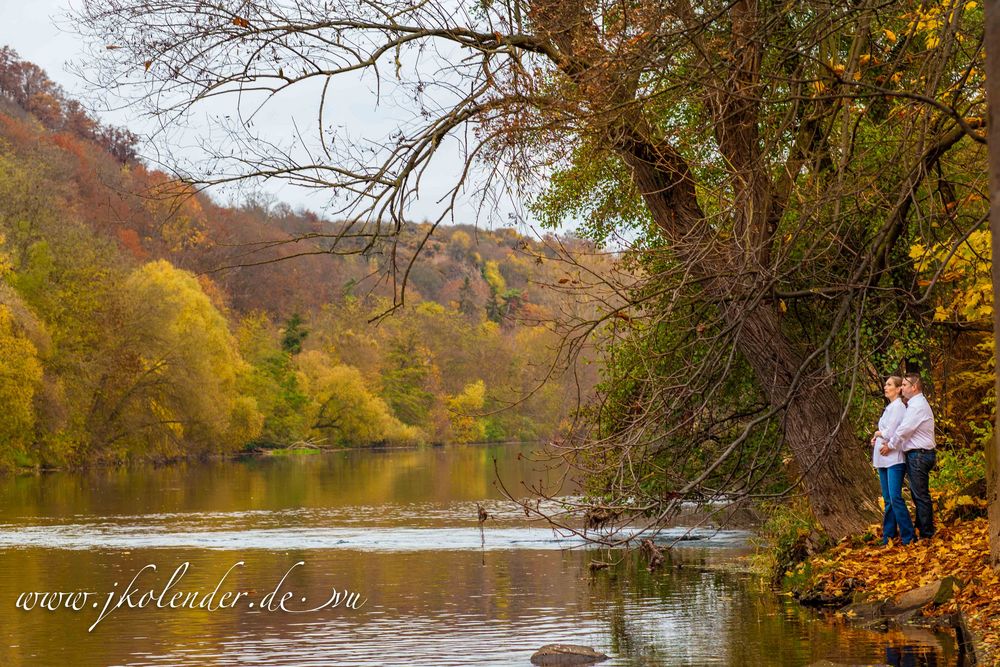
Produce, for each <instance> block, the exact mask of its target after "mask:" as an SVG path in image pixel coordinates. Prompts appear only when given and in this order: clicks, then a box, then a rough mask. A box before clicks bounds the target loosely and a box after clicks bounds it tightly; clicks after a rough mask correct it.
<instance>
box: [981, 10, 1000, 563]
mask: <svg viewBox="0 0 1000 667" xmlns="http://www.w3.org/2000/svg"><path fill="white" fill-rule="evenodd" d="M984 11H985V13H986V25H985V32H984V39H983V43H984V44H989V45H990V48H988V49H986V101H987V102H988V108H989V121H988V123H987V125H988V128H989V129H988V132H989V134H988V136H987V138H988V146H989V161H990V233H991V234H992V237H993V239H992V250H993V261H992V266H991V270H992V274H993V345H994V348H993V349H994V357H995V356H996V354H995V351H996V350H1000V308H998V307H997V295H1000V267H998V266H997V258H998V257H1000V47H998V45H1000V0H986V2H985V5H984ZM994 375H995V376H996V395H997V400H1000V373H997V372H996V370H994ZM996 407H997V408H998V409H997V410H996V416H995V421H994V424H993V439H992V440H991V441H990V443H989V444H988V445H987V447H986V499H987V502H988V503H989V505H988V507H989V521H990V563H991V564H992V565H993V567H994V568H1000V488H998V487H1000V405H998V406H996Z"/></svg>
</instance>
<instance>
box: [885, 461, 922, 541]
mask: <svg viewBox="0 0 1000 667" xmlns="http://www.w3.org/2000/svg"><path fill="white" fill-rule="evenodd" d="M905 474H906V464H905V463H897V464H896V465H894V466H889V467H888V468H878V480H879V482H880V483H881V484H882V500H884V501H885V514H884V515H883V517H882V543H883V544H888V542H889V540H890V539H892V538H894V537H896V533H897V532H898V533H899V538H900V539H901V540H902V542H903V544H909V543H910V542H913V541H914V540H915V539H917V537H916V535H914V534H913V522H912V521H911V520H910V511H909V510H908V509H906V503H905V502H904V501H903V475H905Z"/></svg>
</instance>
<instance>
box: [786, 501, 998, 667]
mask: <svg viewBox="0 0 1000 667" xmlns="http://www.w3.org/2000/svg"><path fill="white" fill-rule="evenodd" d="M941 500H943V503H941V504H943V505H944V507H945V511H946V512H947V511H950V510H952V509H955V508H958V507H962V506H967V507H976V508H978V509H979V510H980V511H985V501H983V500H980V499H973V498H970V497H969V496H954V495H951V496H949V495H947V494H946V495H945V496H944V497H943V498H942V499H941ZM877 528H878V527H877V526H872V530H871V534H872V535H873V537H871V538H870V539H869V540H868V541H867V542H866V543H864V544H862V545H861V546H857V545H854V544H851V543H850V542H849V541H846V540H845V541H843V542H841V543H840V544H839V545H837V546H836V547H834V548H833V549H831V550H830V551H827V552H824V553H821V554H817V555H816V556H814V557H812V558H811V559H810V560H809V561H808V563H809V565H811V567H812V569H813V572H814V573H815V574H814V578H813V582H812V583H813V584H814V585H815V587H816V589H817V590H821V591H822V592H824V593H825V594H827V595H830V596H837V597H839V596H841V595H843V593H844V591H845V590H846V589H847V583H848V582H847V580H848V579H853V580H854V582H855V583H854V588H855V590H861V591H863V592H864V593H865V595H866V597H867V598H869V599H872V600H885V599H889V598H893V597H895V596H897V595H899V594H900V593H904V592H906V591H908V590H912V589H915V588H918V587H920V586H924V585H926V584H929V583H931V582H934V581H937V580H939V579H944V578H945V577H955V578H956V579H958V580H959V581H961V582H962V587H961V588H960V589H959V590H957V591H956V592H955V596H954V597H953V598H952V599H951V600H949V601H948V602H945V603H944V604H941V605H937V606H935V605H931V606H929V607H926V608H924V610H923V613H924V615H926V616H942V615H945V614H950V613H953V612H956V611H959V610H961V611H962V612H964V613H965V615H966V617H967V619H968V622H969V626H970V629H971V630H972V631H973V632H974V633H976V635H977V636H978V637H979V639H980V644H981V645H980V646H979V647H978V648H979V649H980V650H981V651H982V652H985V653H987V654H989V655H993V656H997V657H1000V596H998V595H997V594H996V593H997V590H998V589H1000V573H998V572H997V571H996V570H994V569H993V568H991V567H990V564H989V555H990V547H989V535H988V532H989V523H988V521H987V520H986V519H985V518H975V519H971V520H965V521H963V520H962V519H960V518H955V519H954V520H952V521H950V522H947V523H943V524H942V525H940V527H939V529H938V531H937V533H936V534H935V535H934V537H933V538H932V539H930V540H920V541H918V542H916V543H915V544H912V545H910V546H905V547H904V546H899V545H896V546H892V547H888V548H885V547H882V546H881V538H880V537H876V536H874V535H875V533H876V530H877ZM800 567H802V566H800ZM980 657H982V656H980ZM984 664H994V663H992V662H988V661H987V663H984Z"/></svg>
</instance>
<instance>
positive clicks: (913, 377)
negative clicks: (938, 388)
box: [903, 373, 924, 391]
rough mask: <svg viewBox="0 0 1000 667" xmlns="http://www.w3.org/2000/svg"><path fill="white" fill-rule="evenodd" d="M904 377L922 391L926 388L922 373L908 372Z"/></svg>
mask: <svg viewBox="0 0 1000 667" xmlns="http://www.w3.org/2000/svg"><path fill="white" fill-rule="evenodd" d="M903 378H904V379H905V380H906V381H907V382H909V383H910V384H912V385H913V386H914V387H916V388H917V389H919V390H920V391H923V390H924V381H923V380H922V379H921V378H920V373H907V374H906V375H904V376H903Z"/></svg>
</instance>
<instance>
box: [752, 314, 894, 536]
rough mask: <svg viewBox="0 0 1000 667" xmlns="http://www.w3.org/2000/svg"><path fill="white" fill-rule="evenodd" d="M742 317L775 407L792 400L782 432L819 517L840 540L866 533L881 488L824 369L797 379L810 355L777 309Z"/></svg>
mask: <svg viewBox="0 0 1000 667" xmlns="http://www.w3.org/2000/svg"><path fill="white" fill-rule="evenodd" d="M742 318H743V319H742V325H741V326H740V331H739V337H738V339H737V346H738V348H739V350H740V353H741V354H742V355H743V356H744V358H745V359H746V360H747V362H748V363H749V364H750V367H751V368H753V371H754V375H755V376H756V377H757V381H758V383H759V386H760V387H761V389H762V390H763V391H764V393H765V394H766V395H767V399H768V402H769V403H770V404H771V406H772V407H774V406H780V405H782V404H784V403H786V402H787V407H786V408H785V412H784V418H783V420H782V432H783V434H784V437H785V442H786V443H787V445H788V448H789V449H790V450H791V451H792V454H793V455H794V456H795V462H796V464H797V466H798V468H799V471H800V473H801V474H802V485H803V487H804V488H805V491H806V495H807V496H808V498H809V504H810V506H811V507H812V511H813V514H814V515H815V516H816V519H817V520H818V521H819V523H820V525H821V526H823V529H824V530H826V532H827V533H828V534H829V535H830V536H831V537H832V538H833V539H835V540H839V539H840V538H842V537H845V536H847V535H850V534H852V533H859V532H862V531H863V530H864V529H865V528H866V527H867V526H868V525H869V524H871V523H875V522H876V521H877V520H878V515H879V508H878V504H877V498H878V497H879V490H878V488H877V485H876V482H875V479H876V478H875V476H874V474H872V468H871V460H870V458H869V457H868V456H867V452H868V449H867V448H865V447H864V446H862V443H861V442H859V441H858V440H857V438H856V437H855V436H854V434H853V432H852V429H851V427H850V424H849V423H847V420H846V411H845V410H844V404H843V402H842V401H841V399H840V397H839V396H838V395H837V392H836V391H835V390H834V388H833V386H832V385H831V383H830V380H829V378H826V377H824V376H823V375H822V374H819V373H816V372H813V373H804V374H803V376H802V377H800V378H798V379H796V377H795V375H796V373H798V372H799V369H800V368H801V367H802V365H803V362H804V361H805V359H804V357H803V355H802V352H801V351H799V350H797V349H795V347H794V346H793V345H792V343H791V341H789V340H788V337H787V336H786V335H785V334H784V333H783V332H782V330H781V322H780V319H779V316H778V314H777V313H776V312H775V311H774V310H773V309H771V308H769V307H766V306H758V307H757V308H756V309H755V310H753V311H752V312H750V313H749V314H743V316H742Z"/></svg>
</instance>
